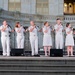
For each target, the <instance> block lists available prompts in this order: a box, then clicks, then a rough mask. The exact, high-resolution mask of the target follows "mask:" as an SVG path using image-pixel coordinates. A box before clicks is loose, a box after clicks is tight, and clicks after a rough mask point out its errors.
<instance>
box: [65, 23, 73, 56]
mask: <svg viewBox="0 0 75 75" xmlns="http://www.w3.org/2000/svg"><path fill="white" fill-rule="evenodd" d="M65 46H66V47H67V54H68V55H67V56H70V53H71V56H74V55H73V46H74V38H73V29H72V28H71V24H70V23H67V24H66V40H65Z"/></svg>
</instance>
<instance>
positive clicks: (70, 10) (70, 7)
mask: <svg viewBox="0 0 75 75" xmlns="http://www.w3.org/2000/svg"><path fill="white" fill-rule="evenodd" d="M64 13H65V14H75V1H74V0H64Z"/></svg>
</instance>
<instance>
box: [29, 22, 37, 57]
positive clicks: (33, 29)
mask: <svg viewBox="0 0 75 75" xmlns="http://www.w3.org/2000/svg"><path fill="white" fill-rule="evenodd" d="M30 25H31V26H30V27H29V28H28V30H29V33H30V44H31V50H32V56H34V55H38V35H37V32H38V27H37V26H36V25H35V24H34V21H31V22H30Z"/></svg>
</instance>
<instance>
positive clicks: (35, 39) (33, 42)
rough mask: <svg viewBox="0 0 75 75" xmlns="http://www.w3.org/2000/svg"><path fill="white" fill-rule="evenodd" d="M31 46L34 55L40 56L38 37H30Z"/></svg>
mask: <svg viewBox="0 0 75 75" xmlns="http://www.w3.org/2000/svg"><path fill="white" fill-rule="evenodd" d="M30 44H31V50H32V55H37V54H38V37H37V36H30Z"/></svg>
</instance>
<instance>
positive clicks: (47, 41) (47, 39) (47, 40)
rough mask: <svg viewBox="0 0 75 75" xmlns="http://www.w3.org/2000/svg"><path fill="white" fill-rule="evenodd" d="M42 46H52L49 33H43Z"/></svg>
mask: <svg viewBox="0 0 75 75" xmlns="http://www.w3.org/2000/svg"><path fill="white" fill-rule="evenodd" d="M43 46H52V38H51V35H44V36H43Z"/></svg>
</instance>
